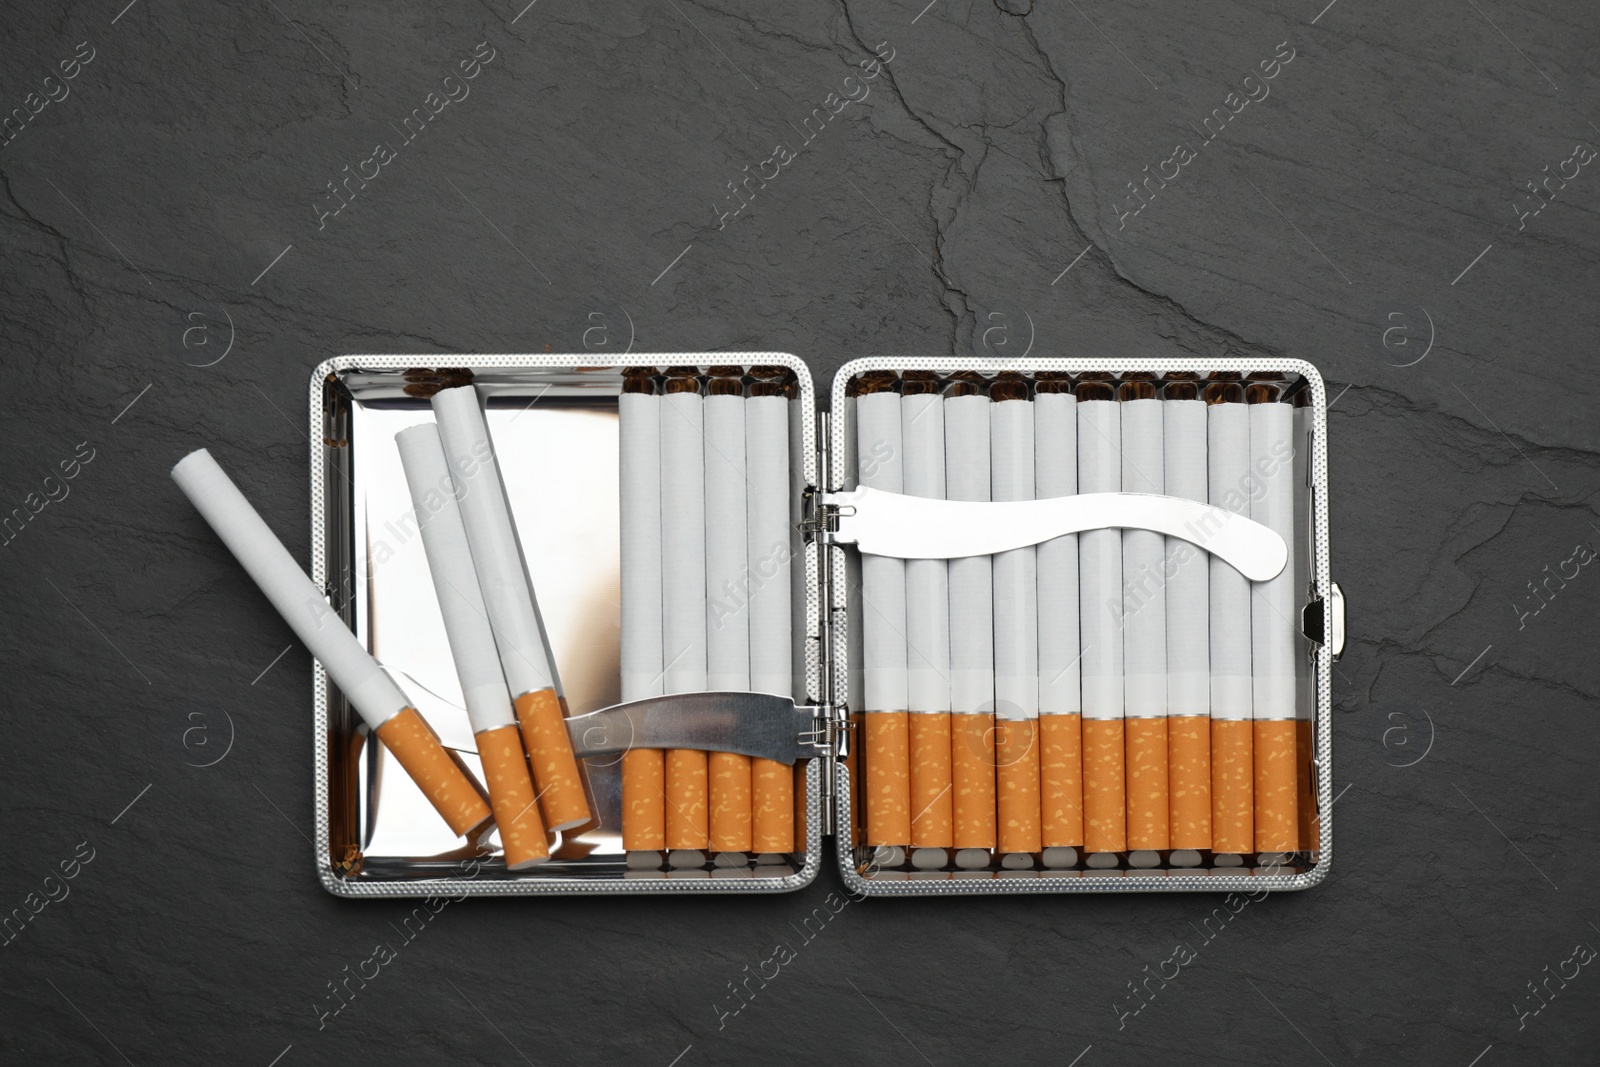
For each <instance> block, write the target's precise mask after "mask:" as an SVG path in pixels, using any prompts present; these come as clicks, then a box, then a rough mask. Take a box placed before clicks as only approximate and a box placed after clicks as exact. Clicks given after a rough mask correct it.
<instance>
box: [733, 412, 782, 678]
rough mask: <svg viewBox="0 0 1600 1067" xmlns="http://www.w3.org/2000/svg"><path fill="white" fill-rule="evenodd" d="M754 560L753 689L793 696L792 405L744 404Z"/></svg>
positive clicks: (751, 624) (749, 508)
mask: <svg viewBox="0 0 1600 1067" xmlns="http://www.w3.org/2000/svg"><path fill="white" fill-rule="evenodd" d="M744 420H745V421H744V440H745V463H746V472H745V473H746V477H747V486H748V488H747V492H748V494H749V495H748V511H747V515H748V521H747V524H746V525H747V526H748V528H749V544H750V549H749V555H750V688H751V689H753V690H755V691H756V692H758V693H777V694H779V695H780V696H793V695H794V687H793V682H792V679H793V673H792V669H791V665H790V656H791V649H790V643H791V632H792V630H791V619H792V615H791V611H792V606H791V603H790V601H791V599H792V598H791V596H790V581H791V571H792V570H793V567H794V561H793V558H792V555H791V553H792V550H791V548H790V546H789V498H790V496H791V495H792V494H791V493H790V491H789V400H788V399H787V398H786V397H781V396H753V397H751V398H750V399H748V400H746V401H745V416H744Z"/></svg>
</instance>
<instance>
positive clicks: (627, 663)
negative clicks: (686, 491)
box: [617, 392, 665, 701]
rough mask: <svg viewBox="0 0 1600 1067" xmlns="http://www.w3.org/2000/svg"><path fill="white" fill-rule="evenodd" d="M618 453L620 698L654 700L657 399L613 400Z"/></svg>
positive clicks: (659, 689) (657, 667) (657, 666)
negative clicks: (620, 584) (619, 476)
mask: <svg viewBox="0 0 1600 1067" xmlns="http://www.w3.org/2000/svg"><path fill="white" fill-rule="evenodd" d="M617 404H618V432H619V436H620V440H619V445H618V447H619V450H620V452H621V467H620V471H621V483H622V484H621V490H620V506H621V510H620V523H621V534H622V546H621V547H622V554H621V565H622V699H623V700H625V701H628V700H640V699H642V698H644V697H652V696H660V695H662V694H663V693H664V692H665V690H664V688H663V676H662V670H661V668H662V666H663V664H664V661H663V659H662V653H661V649H662V639H661V610H662V609H661V580H662V576H661V397H660V396H657V395H656V394H655V393H653V392H649V393H645V392H633V393H623V394H622V395H621V396H619V397H618V398H617Z"/></svg>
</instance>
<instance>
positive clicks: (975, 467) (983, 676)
mask: <svg viewBox="0 0 1600 1067" xmlns="http://www.w3.org/2000/svg"><path fill="white" fill-rule="evenodd" d="M944 406H945V408H944V416H945V484H946V486H947V489H948V495H949V498H950V499H951V500H988V499H990V483H989V477H990V472H989V466H990V463H989V412H990V409H991V408H992V407H994V402H993V401H991V400H990V399H989V397H988V396H987V395H986V394H985V393H975V394H972V395H968V396H950V397H946V398H945V401H944ZM994 678H995V675H994V572H993V562H992V559H991V557H989V556H967V557H965V558H963V559H953V560H951V561H950V710H951V711H953V712H956V713H958V714H975V713H980V712H992V711H993V710H994Z"/></svg>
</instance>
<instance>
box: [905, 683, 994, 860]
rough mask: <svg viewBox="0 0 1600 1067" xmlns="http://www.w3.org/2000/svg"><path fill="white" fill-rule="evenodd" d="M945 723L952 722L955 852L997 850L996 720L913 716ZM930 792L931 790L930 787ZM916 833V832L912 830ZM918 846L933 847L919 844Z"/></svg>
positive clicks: (989, 717) (967, 716)
mask: <svg viewBox="0 0 1600 1067" xmlns="http://www.w3.org/2000/svg"><path fill="white" fill-rule="evenodd" d="M919 718H922V719H944V718H948V719H949V722H950V769H949V771H948V772H947V773H948V777H947V778H946V779H945V780H946V781H947V782H948V783H949V785H950V790H951V791H952V792H953V793H954V794H955V799H954V803H952V804H950V805H948V809H947V810H949V812H950V817H951V818H953V819H954V821H955V833H954V834H953V835H952V838H951V841H947V842H945V844H946V845H949V844H951V843H953V844H954V846H955V847H956V848H994V847H995V816H996V811H995V804H996V798H995V781H994V779H995V731H994V716H993V715H992V714H988V715H973V714H971V713H968V712H960V713H952V714H951V715H949V716H944V715H913V716H912V719H913V724H912V728H913V729H915V721H914V720H916V719H919ZM930 789H931V786H930ZM913 830H915V828H914V827H913ZM917 844H919V845H921V844H932V842H922V841H918V842H917Z"/></svg>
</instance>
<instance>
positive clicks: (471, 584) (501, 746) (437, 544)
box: [395, 423, 550, 871]
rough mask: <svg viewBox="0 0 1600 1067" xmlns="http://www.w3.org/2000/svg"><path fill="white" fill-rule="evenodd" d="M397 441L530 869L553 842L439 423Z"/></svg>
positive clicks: (512, 860)
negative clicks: (542, 816)
mask: <svg viewBox="0 0 1600 1067" xmlns="http://www.w3.org/2000/svg"><path fill="white" fill-rule="evenodd" d="M395 444H396V445H397V446H398V447H399V450H400V464H401V466H402V467H403V468H404V470H405V476H406V484H407V486H408V487H409V488H410V490H411V504H412V507H413V508H415V509H416V514H417V526H418V528H419V529H420V530H421V532H422V547H423V550H424V551H425V552H426V553H427V557H428V571H429V573H430V574H431V575H432V577H433V590H434V594H435V596H436V597H437V598H438V601H439V614H440V616H441V617H442V618H443V620H444V632H445V637H446V639H447V641H448V643H449V645H450V654H451V657H452V658H453V659H454V661H455V665H456V675H457V676H458V677H459V678H460V680H461V695H462V702H463V703H464V704H465V705H466V709H467V718H468V719H469V720H470V721H471V723H472V732H473V735H474V736H475V738H476V740H477V744H478V756H479V758H480V759H481V760H482V762H483V773H484V778H485V779H486V781H487V784H488V786H489V805H490V807H491V808H493V809H494V819H495V823H496V824H497V825H498V826H499V828H500V845H501V848H502V850H503V851H504V853H505V862H506V867H507V868H509V869H510V870H513V871H518V870H524V869H526V868H528V867H532V866H534V865H536V864H539V863H543V862H544V861H545V860H547V859H549V858H550V848H549V845H548V843H547V842H546V840H545V830H544V822H543V820H542V819H540V817H539V806H538V804H537V803H536V802H535V797H536V794H535V793H534V790H533V779H532V778H531V777H530V775H529V772H528V759H527V756H526V755H525V754H524V752H523V750H522V740H521V738H520V736H519V735H518V733H517V720H516V714H515V711H514V710H513V708H512V706H511V691H510V690H509V689H507V688H506V679H505V675H504V674H503V673H502V672H501V669H500V660H499V658H498V657H497V656H496V655H495V644H494V629H493V628H492V627H491V626H490V625H489V616H488V610H487V609H486V608H485V606H484V603H483V592H482V590H480V589H479V587H478V576H477V572H476V571H475V570H474V569H473V566H472V552H471V550H470V549H469V548H468V545H467V531H466V528H465V527H464V526H463V525H462V523H461V510H460V507H459V505H458V504H457V501H456V486H455V483H454V481H453V479H452V478H451V475H450V467H449V465H448V464H447V463H446V462H445V458H444V446H443V445H441V444H440V443H439V428H438V427H437V426H434V425H433V424H432V423H424V424H423V425H420V426H413V427H411V428H410V429H407V430H402V431H400V432H399V433H397V434H395Z"/></svg>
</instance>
